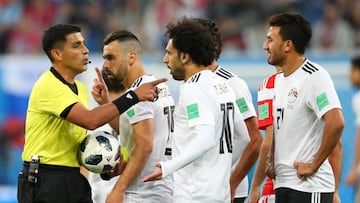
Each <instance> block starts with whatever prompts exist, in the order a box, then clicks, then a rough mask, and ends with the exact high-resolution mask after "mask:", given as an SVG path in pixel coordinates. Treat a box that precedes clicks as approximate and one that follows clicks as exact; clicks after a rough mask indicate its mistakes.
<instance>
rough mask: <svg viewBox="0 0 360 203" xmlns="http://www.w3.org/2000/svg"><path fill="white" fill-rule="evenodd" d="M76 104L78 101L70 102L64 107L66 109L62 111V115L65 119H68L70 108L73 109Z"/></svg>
mask: <svg viewBox="0 0 360 203" xmlns="http://www.w3.org/2000/svg"><path fill="white" fill-rule="evenodd" d="M75 104H77V102H75V103H73V104H70V105H69V106H68V107H66V108H65V109H64V111H63V112H61V114H60V117H61V118H63V119H66V118H67V116H68V114H69V112H70V110H71V109H72V107H73V106H74V105H75Z"/></svg>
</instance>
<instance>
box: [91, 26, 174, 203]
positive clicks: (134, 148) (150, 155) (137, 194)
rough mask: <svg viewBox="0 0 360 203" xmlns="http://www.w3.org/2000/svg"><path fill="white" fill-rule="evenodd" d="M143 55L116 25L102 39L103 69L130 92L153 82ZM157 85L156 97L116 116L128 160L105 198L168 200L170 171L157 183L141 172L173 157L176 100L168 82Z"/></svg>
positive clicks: (109, 200) (128, 34)
mask: <svg viewBox="0 0 360 203" xmlns="http://www.w3.org/2000/svg"><path fill="white" fill-rule="evenodd" d="M141 55H142V46H141V43H140V41H139V40H138V38H137V37H136V36H135V35H134V34H133V33H131V32H129V31H127V30H120V31H115V32H112V33H110V34H109V35H107V36H106V38H105V39H104V49H103V58H104V64H103V69H104V70H105V73H106V74H107V77H108V79H109V80H110V81H120V82H121V83H122V84H123V85H124V87H125V88H126V89H129V90H130V91H131V90H135V89H137V88H138V87H139V86H140V85H141V84H143V83H146V82H149V81H155V77H154V76H153V75H147V74H146V71H145V69H144V67H143V65H142V59H141ZM101 80H102V79H101V78H100V80H99V81H101ZM97 85H101V84H95V88H93V95H94V98H95V99H96V101H98V102H100V103H101V100H97V98H99V92H101V91H96V87H97ZM157 88H159V91H160V92H159V94H158V98H156V100H155V101H154V102H139V103H138V104H135V105H134V106H133V107H131V108H130V109H129V110H127V111H126V113H124V114H122V115H121V116H120V121H119V122H118V126H119V134H120V137H121V139H120V140H121V146H124V147H126V148H127V149H128V152H129V160H128V162H127V164H126V167H125V168H124V170H123V171H120V173H121V176H120V177H119V178H118V180H117V182H116V183H115V185H114V187H113V189H112V191H111V192H110V194H109V195H108V197H107V198H106V202H107V203H112V202H114V203H115V202H116V203H119V202H149V203H150V202H164V203H167V202H169V203H170V202H172V188H173V187H172V186H173V184H172V178H171V177H170V176H168V177H166V178H164V179H162V180H160V181H158V182H156V184H154V183H151V182H149V183H142V182H141V178H142V177H143V176H144V175H145V174H149V173H151V172H152V171H153V167H154V165H155V164H156V163H158V162H160V161H166V160H168V159H170V156H171V148H169V146H170V145H169V144H170V143H168V142H170V141H171V136H172V131H173V130H174V129H173V112H174V108H175V103H174V100H173V97H172V96H171V93H170V90H169V88H168V86H167V85H166V84H164V83H162V84H159V85H158V86H157ZM99 90H100V89H99ZM112 127H113V128H117V127H116V126H114V125H113V126H112ZM110 175H114V174H110Z"/></svg>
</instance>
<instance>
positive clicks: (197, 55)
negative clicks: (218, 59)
mask: <svg viewBox="0 0 360 203" xmlns="http://www.w3.org/2000/svg"><path fill="white" fill-rule="evenodd" d="M166 28H167V30H166V32H165V36H167V37H168V38H169V39H172V40H173V46H174V48H175V49H177V51H178V52H183V53H188V54H189V55H190V57H191V59H192V60H193V61H194V63H196V64H198V65H203V66H208V65H210V64H211V63H212V61H213V60H214V59H215V52H216V42H215V40H214V37H213V36H212V35H211V33H210V32H209V30H208V28H207V27H205V26H204V25H202V24H201V23H200V22H199V21H197V20H196V19H194V18H187V17H183V18H181V19H179V20H178V21H177V22H176V23H169V24H168V25H167V26H166Z"/></svg>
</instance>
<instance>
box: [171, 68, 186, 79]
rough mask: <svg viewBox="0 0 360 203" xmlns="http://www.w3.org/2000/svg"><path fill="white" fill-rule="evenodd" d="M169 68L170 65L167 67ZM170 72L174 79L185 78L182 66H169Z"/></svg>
mask: <svg viewBox="0 0 360 203" xmlns="http://www.w3.org/2000/svg"><path fill="white" fill-rule="evenodd" d="M169 68H170V67H169ZM170 70H171V71H170V74H171V75H172V77H173V79H174V80H178V81H179V80H184V79H185V71H184V70H183V69H182V68H179V67H178V68H174V69H171V68H170Z"/></svg>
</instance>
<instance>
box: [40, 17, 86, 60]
mask: <svg viewBox="0 0 360 203" xmlns="http://www.w3.org/2000/svg"><path fill="white" fill-rule="evenodd" d="M75 32H81V28H80V27H78V26H76V25H70V24H57V25H54V26H52V27H50V28H48V29H47V30H45V31H44V35H43V38H42V47H43V50H44V52H45V53H46V55H47V56H48V58H49V59H50V61H51V62H54V58H53V57H52V56H51V50H52V49H54V48H58V49H62V48H63V46H64V44H65V42H66V36H67V35H68V34H72V33H75Z"/></svg>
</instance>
